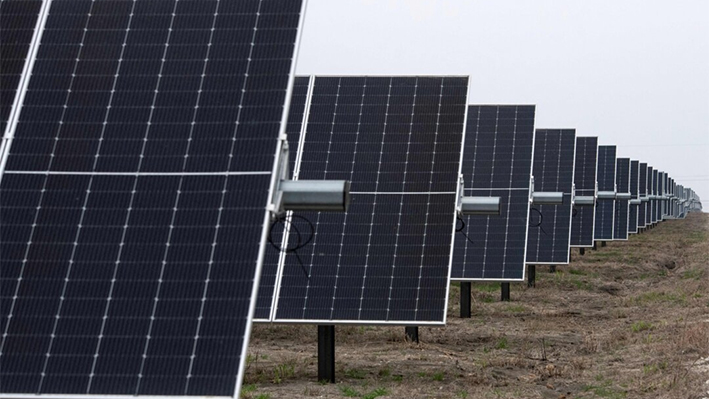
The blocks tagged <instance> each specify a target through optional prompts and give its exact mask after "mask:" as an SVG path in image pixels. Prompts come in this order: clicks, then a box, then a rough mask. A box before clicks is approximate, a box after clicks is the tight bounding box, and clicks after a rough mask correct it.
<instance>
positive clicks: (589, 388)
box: [583, 377, 627, 399]
mask: <svg viewBox="0 0 709 399" xmlns="http://www.w3.org/2000/svg"><path fill="white" fill-rule="evenodd" d="M596 380H597V381H598V377H596ZM599 382H600V384H599V385H586V386H584V387H583V390H584V391H585V392H593V393H594V394H595V395H596V396H600V397H602V398H609V399H624V398H625V397H626V396H627V393H626V392H624V391H621V390H619V389H616V388H614V387H613V381H610V380H605V381H604V380H603V379H602V378H601V381H599Z"/></svg>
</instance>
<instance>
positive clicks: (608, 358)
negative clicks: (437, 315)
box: [244, 214, 709, 399]
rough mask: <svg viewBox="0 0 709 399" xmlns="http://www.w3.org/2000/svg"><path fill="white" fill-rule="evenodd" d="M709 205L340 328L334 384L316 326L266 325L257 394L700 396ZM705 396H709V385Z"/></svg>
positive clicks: (708, 309)
mask: <svg viewBox="0 0 709 399" xmlns="http://www.w3.org/2000/svg"><path fill="white" fill-rule="evenodd" d="M708 216H709V215H703V214H692V215H691V217H690V218H688V219H686V220H678V221H668V222H665V223H661V224H659V225H658V226H657V227H655V228H654V229H652V230H650V231H648V232H646V233H644V234H640V235H635V236H632V237H631V239H630V240H629V241H627V242H611V243H609V244H608V246H607V247H605V248H599V250H598V251H587V252H586V255H585V256H580V255H578V253H577V252H572V261H571V265H570V266H568V267H558V272H557V273H554V274H552V273H547V272H546V271H545V270H544V268H537V287H536V288H534V289H527V288H526V285H523V284H517V285H513V287H512V302H509V303H501V302H499V285H496V284H479V285H478V284H474V285H473V317H472V318H470V319H460V318H459V317H457V315H458V295H459V291H458V288H457V287H456V286H453V287H452V288H451V300H450V308H449V317H448V325H447V326H446V327H445V328H421V329H420V336H421V340H422V342H421V343H420V344H418V345H417V344H413V343H409V342H406V340H405V339H404V334H403V328H402V327H393V328H381V327H376V328H375V327H345V326H340V327H338V328H337V378H338V383H337V384H320V383H318V382H317V381H316V378H317V377H316V376H317V336H316V329H315V327H314V326H270V325H257V326H255V328H254V331H253V334H252V341H251V348H250V357H249V366H248V369H247V372H246V376H245V381H244V383H245V387H246V389H247V390H248V391H245V392H244V396H245V397H247V398H261V399H265V398H268V397H270V398H311V397H333V398H336V397H358V398H370V399H372V398H375V397H390V398H547V399H552V398H553V399H559V398H565V399H571V398H701V397H702V394H703V393H705V392H706V391H707V389H709V387H706V386H705V385H704V384H705V382H706V381H707V380H708V379H709V365H704V364H700V359H702V358H706V357H708V356H709V217H708ZM704 396H709V395H707V394H704Z"/></svg>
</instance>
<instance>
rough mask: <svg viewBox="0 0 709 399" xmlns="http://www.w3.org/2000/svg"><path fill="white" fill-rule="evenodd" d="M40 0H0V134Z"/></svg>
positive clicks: (7, 115)
mask: <svg viewBox="0 0 709 399" xmlns="http://www.w3.org/2000/svg"><path fill="white" fill-rule="evenodd" d="M41 7H42V0H5V1H0V88H1V89H2V95H0V134H2V133H3V132H5V127H6V125H7V119H8V118H9V116H10V111H11V109H12V103H13V101H14V100H15V93H16V92H17V88H18V85H19V84H20V79H21V77H22V69H23V68H24V66H25V62H26V60H27V57H28V54H29V50H30V44H31V42H32V36H33V35H34V31H35V26H36V25H37V17H38V15H39V12H40V8H41Z"/></svg>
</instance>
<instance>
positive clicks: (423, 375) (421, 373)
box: [416, 371, 428, 378]
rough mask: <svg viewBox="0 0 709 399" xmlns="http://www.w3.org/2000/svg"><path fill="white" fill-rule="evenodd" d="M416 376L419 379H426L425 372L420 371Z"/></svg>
mask: <svg viewBox="0 0 709 399" xmlns="http://www.w3.org/2000/svg"><path fill="white" fill-rule="evenodd" d="M416 375H418V376H419V377H421V378H426V376H427V375H428V374H426V373H425V372H423V371H421V372H419V373H417V374H416Z"/></svg>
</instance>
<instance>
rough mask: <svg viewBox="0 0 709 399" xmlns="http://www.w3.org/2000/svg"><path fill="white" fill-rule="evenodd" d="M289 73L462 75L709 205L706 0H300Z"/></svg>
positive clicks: (540, 124)
mask: <svg viewBox="0 0 709 399" xmlns="http://www.w3.org/2000/svg"><path fill="white" fill-rule="evenodd" d="M297 73H298V74H300V75H305V74H354V75H364V74H380V75H381V74H385V75H409V74H421V75H424V74H426V75H470V76H471V82H470V94H469V99H470V102H471V103H472V104H536V105H537V118H536V126H537V128H553V127H573V128H576V129H577V134H578V135H582V136H598V137H599V141H600V143H601V144H616V145H618V156H619V157H630V158H632V159H639V160H641V162H648V163H650V164H651V165H652V166H654V167H656V168H658V169H660V170H663V171H666V172H668V173H669V174H670V175H671V176H672V177H675V178H676V180H677V182H678V183H680V184H684V185H685V186H690V187H692V188H694V190H695V191H696V192H697V193H698V194H699V195H700V196H701V197H702V198H703V199H704V203H705V208H706V209H707V210H709V1H708V0H675V1H658V0H593V1H590V0H585V1H581V0H578V1H569V0H534V1H530V0H517V1H511V0H485V1H472V0H471V1H468V0H466V1H463V0H437V1H433V0H428V1H426V0H308V9H307V14H306V19H305V26H304V31H303V37H302V39H301V46H300V55H299V59H298V64H297Z"/></svg>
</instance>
